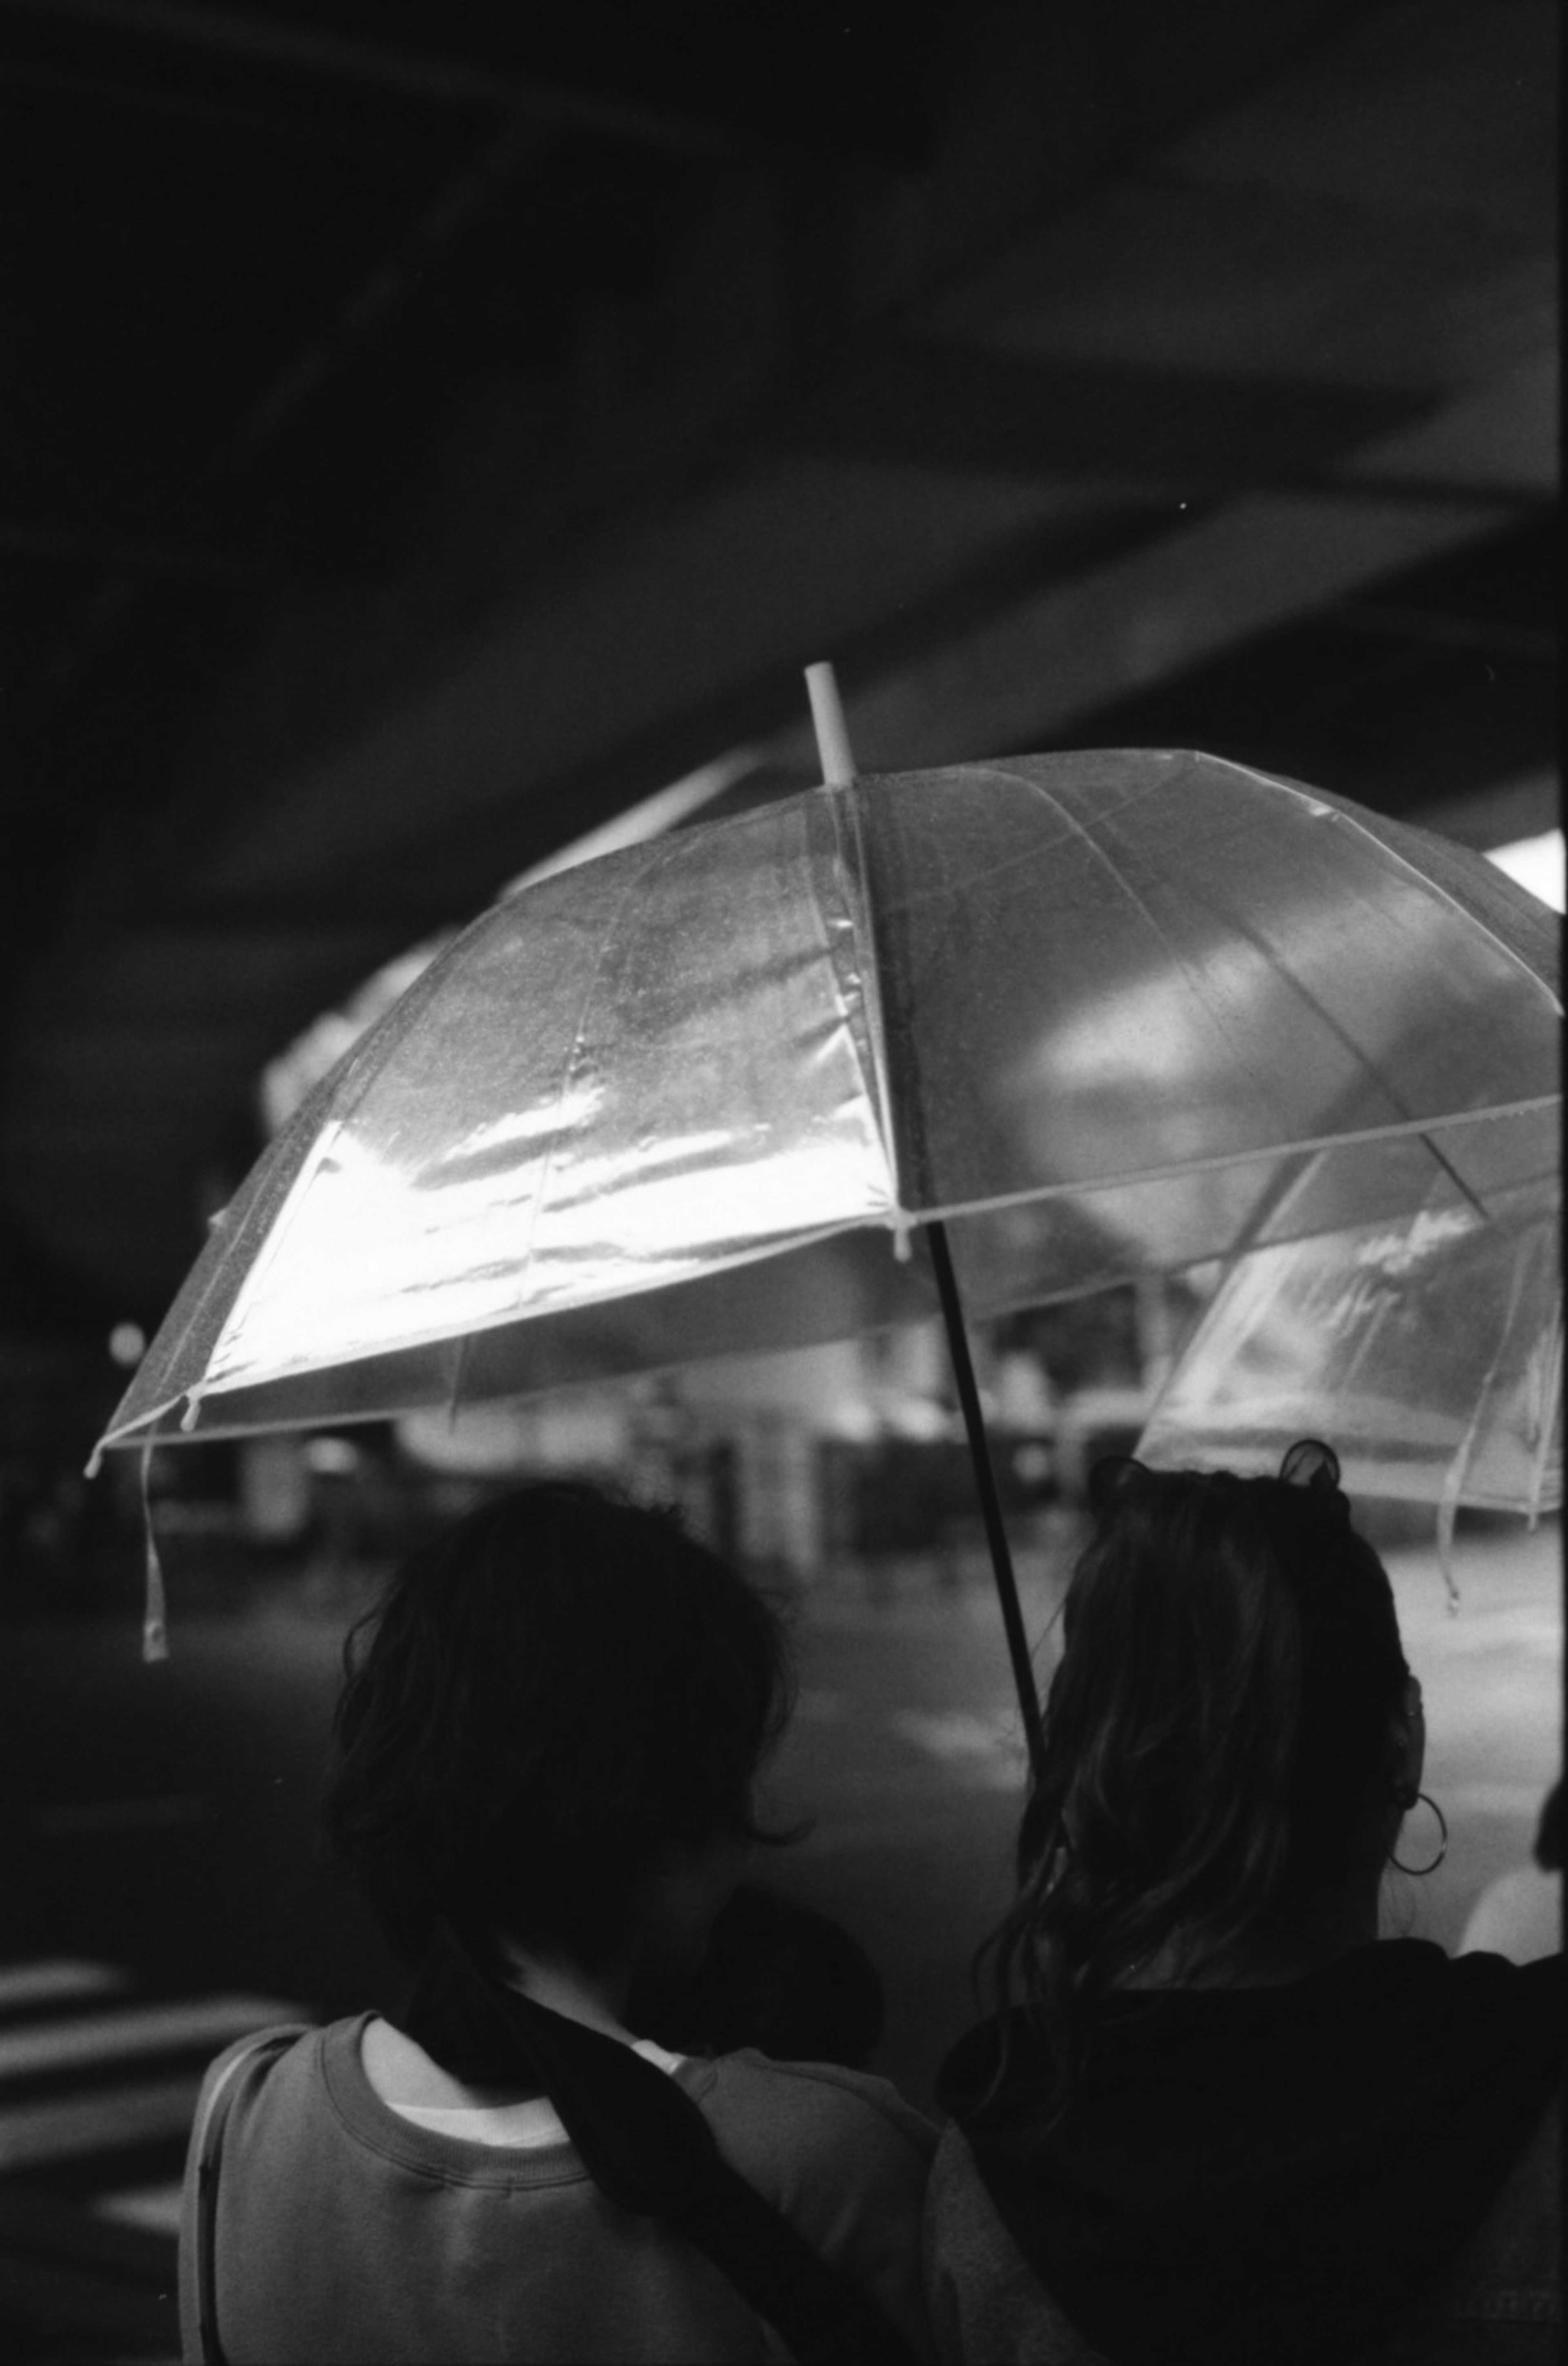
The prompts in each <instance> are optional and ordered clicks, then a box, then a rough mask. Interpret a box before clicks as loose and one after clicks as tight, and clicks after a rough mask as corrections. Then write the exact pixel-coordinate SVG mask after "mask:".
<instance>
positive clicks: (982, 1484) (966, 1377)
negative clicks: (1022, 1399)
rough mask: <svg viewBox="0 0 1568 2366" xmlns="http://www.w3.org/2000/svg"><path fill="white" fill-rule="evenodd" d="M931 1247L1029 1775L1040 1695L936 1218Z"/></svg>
mask: <svg viewBox="0 0 1568 2366" xmlns="http://www.w3.org/2000/svg"><path fill="white" fill-rule="evenodd" d="M924 1229H925V1235H926V1239H927V1241H928V1242H929V1244H930V1245H931V1266H932V1268H933V1270H934V1271H935V1274H936V1286H937V1291H938V1294H939V1296H940V1297H941V1300H942V1321H943V1322H944V1323H945V1324H946V1326H947V1347H948V1354H949V1355H950V1356H951V1358H952V1359H953V1380H954V1381H955V1382H956V1383H957V1388H958V1402H959V1405H960V1407H961V1408H962V1410H963V1414H964V1429H965V1431H966V1432H967V1433H968V1438H969V1459H970V1460H971V1461H972V1462H973V1464H974V1466H975V1484H976V1489H977V1491H978V1493H979V1497H980V1512H981V1516H982V1517H983V1519H984V1520H985V1523H986V1541H987V1544H988V1545H989V1547H990V1549H991V1573H992V1575H993V1576H994V1577H995V1579H996V1582H997V1596H998V1600H999V1602H1000V1603H1001V1606H1002V1627H1003V1629H1004V1631H1005V1633H1006V1635H1007V1639H1008V1653H1009V1656H1010V1659H1011V1661H1012V1680H1013V1683H1014V1684H1015V1685H1016V1686H1017V1688H1018V1705H1019V1707H1020V1708H1021V1710H1022V1712H1023V1731H1024V1739H1025V1740H1026V1741H1027V1742H1028V1744H1029V1763H1030V1767H1031V1770H1032V1773H1034V1774H1035V1775H1038V1774H1039V1772H1040V1696H1039V1693H1038V1692H1037V1691H1036V1689H1035V1684H1034V1663H1033V1662H1032V1659H1031V1658H1030V1655H1029V1639H1028V1637H1027V1636H1026V1635H1025V1633H1024V1631H1023V1611H1022V1608H1021V1606H1020V1603H1019V1598H1018V1580H1017V1579H1016V1577H1015V1576H1014V1575H1013V1567H1012V1552H1011V1549H1010V1546H1009V1544H1008V1534H1007V1528H1006V1527H1005V1525H1004V1523H1003V1520H1002V1504H1001V1497H1000V1495H999V1494H998V1492H997V1474H996V1470H995V1468H994V1467H993V1465H992V1461H991V1447H990V1440H989V1439H988V1438H987V1436H986V1419H985V1415H984V1414H983V1413H982V1412H981V1410H980V1391H979V1390H978V1389H977V1388H976V1385H975V1367H974V1364H973V1363H972V1361H971V1360H970V1356H969V1336H968V1333H967V1332H966V1331H965V1329H964V1307H963V1302H962V1301H961V1300H960V1298H959V1295H958V1277H957V1275H956V1274H955V1273H954V1272H953V1257H952V1254H951V1252H950V1250H949V1248H948V1245H947V1228H946V1226H945V1225H944V1224H942V1223H941V1222H932V1223H928V1224H927V1225H926V1226H925V1228H924Z"/></svg>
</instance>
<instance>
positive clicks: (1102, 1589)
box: [982, 1441, 1409, 2113]
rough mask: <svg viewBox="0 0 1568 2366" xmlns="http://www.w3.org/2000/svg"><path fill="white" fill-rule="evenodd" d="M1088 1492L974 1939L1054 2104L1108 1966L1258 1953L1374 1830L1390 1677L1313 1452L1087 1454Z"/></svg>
mask: <svg viewBox="0 0 1568 2366" xmlns="http://www.w3.org/2000/svg"><path fill="white" fill-rule="evenodd" d="M1090 1502H1091V1508H1092V1510H1093V1512H1094V1515H1095V1524H1096V1525H1095V1530H1094V1534H1093V1537H1092V1538H1091V1540H1090V1542H1089V1545H1088V1547H1087V1549H1085V1551H1084V1552H1083V1554H1082V1556H1081V1558H1080V1560H1079V1561H1078V1563H1077V1570H1076V1572H1075V1573H1074V1576H1073V1579H1072V1583H1071V1584H1070V1586H1069V1588H1068V1591H1067V1594H1066V1603H1065V1606H1064V1610H1063V1633H1064V1646H1063V1652H1062V1657H1061V1661H1060V1662H1059V1664H1058V1666H1057V1668H1056V1672H1055V1676H1054V1677H1053V1679H1052V1683H1051V1688H1050V1693H1049V1696H1048V1698H1047V1703H1046V1708H1045V1715H1044V1746H1043V1758H1042V1763H1041V1767H1040V1772H1039V1775H1038V1778H1037V1780H1036V1783H1035V1786H1034V1788H1033V1791H1032V1796H1031V1797H1030V1800H1029V1803H1028V1806H1027V1808H1026V1809H1025V1812H1024V1817H1023V1823H1022V1829H1021V1835H1020V1842H1019V1890H1018V1896H1017V1899H1016V1902H1015V1904H1014V1906H1013V1908H1012V1910H1011V1911H1010V1914H1009V1915H1008V1917H1007V1919H1006V1921H1004V1922H1003V1923H1002V1925H1001V1927H1000V1929H999V1930H998V1932H996V1933H995V1934H994V1936H993V1938H992V1939H991V1940H990V1941H989V1942H988V1943H987V1947H986V1949H984V1950H982V1957H983V1958H985V1957H987V1956H988V1957H989V1960H990V1966H991V1972H992V1977H993V1980H994V1984H995V1988H996V1992H997V2000H998V2003H1000V2004H1001V2005H1003V2006H1004V2007H1005V2006H1007V2005H1009V2004H1013V2003H1018V2002H1021V2003H1023V2004H1024V2005H1025V2006H1026V2007H1027V2008H1028V2009H1029V2011H1030V2012H1031V2014H1032V2017H1033V2018H1034V2020H1035V2022H1036V2023H1037V2025H1038V2028H1039V2031H1040V2034H1042V2035H1043V2038H1044V2040H1045V2055H1046V2058H1047V2060H1048V2061H1049V2062H1050V2063H1051V2064H1052V2065H1053V2077H1054V2080H1055V2111H1056V2112H1058V2113H1059V2112H1060V2110H1062V2109H1064V2108H1065V2107H1066V2101H1067V2100H1068V2098H1069V2097H1070V2094H1071V2092H1072V2090H1073V2088H1074V2086H1075V2084H1076V2082H1077V2077H1078V2075H1079V2072H1080V2069H1081V2066H1082V2061H1083V2057H1084V2053H1085V2048H1086V2045H1087V2043H1088V2039H1089V2032H1090V2030H1091V2028H1092V2023H1093V2019H1094V2014H1095V2011H1096V2008H1097V2006H1098V2005H1099V2004H1100V2001H1101V2000H1103V1998H1104V1997H1105V1996H1106V1995H1107V1993H1108V1992H1109V1991H1110V1989H1111V1988H1112V1987H1113V1986H1115V1985H1116V1983H1117V1981H1118V1979H1119V1978H1120V1977H1122V1976H1124V1975H1125V1974H1126V1973H1128V1972H1129V1971H1131V1970H1133V1969H1134V1967H1135V1966H1138V1965H1141V1964H1145V1963H1147V1962H1148V1961H1150V1959H1152V1958H1154V1957H1155V1956H1156V1955H1162V1954H1163V1955H1165V1956H1166V1958H1167V1960H1168V1962H1170V1963H1173V1964H1174V1966H1175V1972H1174V1976H1175V1977H1179V1978H1190V1977H1193V1976H1194V1975H1201V1973H1202V1972H1203V1970H1204V1969H1205V1967H1212V1966H1219V1965H1224V1964H1226V1963H1230V1962H1235V1961H1236V1960H1237V1959H1245V1958H1247V1956H1248V1955H1257V1954H1258V1953H1259V1952H1260V1951H1265V1950H1267V1949H1268V1948H1269V1946H1270V1945H1271V1944H1275V1943H1277V1942H1279V1941H1280V1939H1282V1938H1287V1937H1288V1936H1289V1935H1290V1933H1291V1932H1292V1929H1293V1928H1294V1927H1295V1926H1296V1925H1297V1924H1298V1923H1299V1921H1300V1919H1301V1917H1302V1914H1303V1910H1308V1909H1310V1904H1311V1901H1312V1900H1313V1899H1314V1898H1315V1897H1319V1896H1321V1895H1322V1894H1323V1893H1325V1891H1328V1890H1331V1889H1332V1888H1333V1887H1334V1886H1335V1885H1336V1884H1337V1882H1339V1881H1340V1880H1342V1878H1343V1877H1344V1876H1345V1875H1346V1873H1347V1872H1348V1871H1349V1870H1350V1869H1351V1867H1352V1866H1353V1865H1354V1864H1355V1863H1356V1862H1357V1859H1358V1855H1359V1853H1360V1852H1363V1851H1365V1850H1366V1849H1367V1848H1368V1847H1369V1846H1373V1845H1376V1840H1377V1833H1378V1831H1379V1819H1380V1817H1381V1815H1382V1813H1383V1811H1384V1810H1385V1809H1386V1808H1388V1806H1389V1804H1390V1801H1391V1798H1392V1768H1391V1765H1390V1758H1389V1752H1390V1728H1391V1719H1392V1718H1393V1715H1394V1713H1395V1711H1396V1710H1397V1708H1398V1707H1399V1705H1400V1703H1401V1700H1402V1696H1403V1688H1404V1684H1405V1682H1406V1680H1407V1678H1408V1674H1409V1671H1408V1669H1407V1668H1406V1666H1405V1662H1404V1653H1403V1651H1402V1650H1401V1648H1400V1640H1399V1628H1398V1622H1397V1619H1396V1617H1395V1615H1394V1607H1393V1592H1392V1590H1391V1588H1390V1585H1389V1582H1388V1575H1387V1572H1386V1571H1385V1570H1384V1568H1383V1566H1382V1561H1381V1560H1379V1559H1378V1556H1377V1554H1376V1553H1375V1552H1374V1551H1373V1550H1372V1548H1371V1545H1370V1544H1368V1543H1367V1541H1366V1540H1365V1538H1362V1537H1360V1536H1359V1535H1358V1534H1357V1533H1356V1530H1355V1528H1354V1527H1352V1525H1351V1521H1350V1510H1349V1505H1348V1502H1347V1500H1346V1498H1345V1496H1344V1495H1343V1494H1342V1493H1340V1491H1339V1486H1338V1464H1337V1460H1336V1459H1335V1457H1334V1454H1333V1452H1332V1450H1331V1449H1330V1448H1327V1447H1325V1446H1321V1445H1319V1444H1317V1443H1316V1441H1303V1444H1302V1445H1301V1446H1298V1447H1296V1448H1292V1453H1291V1455H1290V1456H1288V1457H1287V1458H1286V1462H1285V1466H1284V1468H1283V1469H1282V1470H1281V1472H1280V1477H1279V1478H1278V1479H1240V1478H1237V1477H1235V1475H1234V1474H1233V1473H1231V1472H1228V1471H1214V1472H1201V1471H1190V1470H1184V1471H1168V1472H1167V1471H1154V1470H1145V1468H1144V1467H1143V1466H1142V1465H1141V1464H1140V1463H1137V1462H1134V1461H1121V1462H1113V1463H1108V1464H1100V1466H1098V1467H1097V1469H1096V1470H1095V1472H1094V1474H1093V1478H1092V1483H1091V1495H1090Z"/></svg>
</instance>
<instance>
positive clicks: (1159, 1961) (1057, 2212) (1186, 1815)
mask: <svg viewBox="0 0 1568 2366" xmlns="http://www.w3.org/2000/svg"><path fill="white" fill-rule="evenodd" d="M1337 1481H1338V1468H1337V1462H1336V1460H1335V1458H1334V1456H1333V1454H1332V1452H1331V1451H1330V1449H1329V1448H1326V1447H1324V1446H1321V1445H1319V1444H1317V1443H1316V1442H1314V1441H1303V1444H1302V1445H1301V1446H1300V1447H1297V1448H1293V1449H1292V1453H1291V1455H1290V1456H1288V1457H1287V1459H1286V1462H1285V1465H1284V1468H1283V1469H1282V1470H1281V1473H1280V1476H1279V1477H1278V1478H1277V1479H1243V1478H1238V1477H1235V1475H1233V1474H1231V1473H1229V1472H1225V1471H1215V1472H1199V1471H1169V1472H1165V1471H1155V1470H1146V1469H1145V1468H1144V1467H1143V1466H1141V1465H1140V1464H1138V1463H1137V1462H1135V1461H1132V1460H1124V1461H1122V1462H1119V1463H1115V1464H1110V1465H1103V1466H1101V1467H1100V1470H1098V1471H1097V1473H1096V1474H1095V1482H1094V1487H1093V1493H1092V1506H1093V1511H1094V1517H1095V1527H1094V1532H1093V1535H1092V1537H1091V1538H1090V1541H1089V1544H1088V1546H1087V1548H1086V1549H1085V1550H1084V1552H1083V1554H1082V1557H1081V1559H1080V1560H1079V1561H1078V1564H1077V1570H1076V1572H1075V1574H1074V1576H1073V1579H1072V1582H1071V1584H1070V1586H1069V1589H1068V1592H1067V1594H1066V1603H1065V1606H1064V1611H1063V1621H1062V1624H1063V1649H1062V1653H1061V1658H1060V1661H1059V1663H1058V1665H1057V1667H1056V1669H1055V1674H1054V1676H1053V1678H1052V1682H1051V1685H1050V1690H1049V1696H1048V1702H1047V1707H1046V1710H1045V1717H1044V1730H1043V1755H1042V1759H1041V1763H1040V1765H1039V1767H1038V1770H1037V1773H1036V1775H1035V1779H1034V1782H1033V1786H1032V1793H1031V1796H1030V1797H1029V1800H1028V1803H1027V1806H1026V1808H1025V1811H1024V1815H1023V1820H1022V1827H1021V1838H1020V1845H1019V1883H1018V1892H1017V1897H1016V1899H1015V1902H1014V1904H1013V1906H1012V1908H1011V1910H1010V1913H1009V1914H1008V1916H1007V1918H1006V1920H1005V1921H1003V1923H1002V1924H1001V1926H1000V1928H999V1930H998V1932H997V1933H996V1934H995V1936H994V1939H993V1940H992V1941H991V1942H990V1943H989V1946H988V1962H989V1966H990V1970H991V1975H992V1977H993V1981H994V1985H995V1989H996V1999H997V2011H996V2012H995V2013H994V2015H993V2016H992V2017H990V2018H989V2019H987V2021H986V2022H983V2023H982V2024H981V2025H980V2026H979V2027H978V2028H977V2029H976V2030H974V2031H972V2032H971V2033H970V2034H969V2035H968V2036H967V2037H966V2038H965V2039H964V2040H963V2041H962V2043H961V2044H960V2045H958V2046H957V2047H956V2048H955V2049H954V2051H953V2053H952V2054H951V2055H950V2056H949V2057H948V2059H947V2061H946V2063H945V2064H944V2066H943V2069H942V2076H941V2079H940V2080H939V2083H938V2095H939V2099H940V2100H941V2101H942V2102H943V2104H944V2105H945V2106H946V2108H947V2109H948V2111H949V2112H950V2113H952V2115H953V2125H952V2126H951V2127H950V2128H949V2130H948V2131H947V2132H946V2133H945V2134H944V2135H943V2138H942V2145H941V2146H940V2148H939V2152H938V2157H937V2160H936V2164H935V2167H934V2169H933V2174H932V2182H931V2193H930V2197H929V2201H928V2214H927V2262H928V2264H927V2284H928V2296H929V2298H930V2301H931V2309H932V2318H933V2325H934V2328H935V2332H936V2338H937V2343H938V2349H939V2351H940V2353H941V2354H942V2356H943V2357H944V2358H947V2359H953V2360H974V2361H979V2366H987V2361H1001V2360H1032V2361H1034V2366H1105V2361H1113V2366H1184V2362H1185V2361H1192V2366H1199V2361H1201V2366H1330V2362H1332V2366H1348V2361H1352V2360H1362V2359H1364V2360H1374V2359H1387V2360H1393V2359H1395V2358H1397V2359H1399V2360H1408V2361H1412V2366H1415V2362H1416V2361H1422V2360H1429V2361H1436V2360H1439V2359H1440V2360H1454V2359H1459V2358H1461V2357H1462V2358H1463V2359H1465V2360H1467V2361H1469V2366H1487V2361H1492V2360H1495V2361H1497V2366H1503V2361H1505V2360H1506V2361H1508V2366H1525V2361H1534V2360H1547V2359H1551V2358H1553V2357H1555V2356H1556V2355H1557V2351H1558V2346H1559V2343H1560V2341H1561V2286H1560V2265H1559V2236H1558V2206H1557V2141H1558V2138H1557V2115H1556V2109H1555V2100H1556V2095H1557V2090H1558V2080H1559V2078H1560V2075H1561V2064H1562V2050H1561V2048H1562V2026H1563V2022H1562V2003H1563V1997H1562V1986H1563V1983H1562V1957H1561V1955H1559V1956H1557V1957H1556V1958H1555V1959H1554V1960H1553V1961H1550V1962H1542V1963H1540V1964H1536V1965H1532V1966H1528V1967H1525V1968H1520V1967H1517V1966H1514V1965H1511V1964H1508V1963H1505V1962H1504V1961H1502V1960H1501V1959H1500V1958H1498V1957H1496V1956H1493V1955H1473V1956H1468V1957H1459V1958H1454V1959H1450V1957H1449V1956H1447V1955H1445V1954H1444V1953H1443V1952H1442V1950H1441V1949H1440V1948H1438V1947H1437V1946H1435V1945H1432V1944H1429V1943H1427V1942H1425V1941H1419V1940H1414V1939H1408V1938H1393V1939H1380V1938H1379V1935H1378V1932H1379V1898H1380V1888H1381V1885H1382V1877H1383V1875H1384V1873H1385V1870H1386V1869H1387V1867H1388V1866H1389V1865H1390V1864H1391V1863H1393V1864H1395V1865H1403V1866H1404V1869H1405V1870H1407V1871H1411V1872H1415V1873H1420V1872H1423V1871H1427V1870H1430V1869H1431V1864H1432V1863H1435V1862H1436V1860H1437V1857H1438V1855H1439V1854H1440V1849H1441V1844H1440V1842H1439V1844H1438V1846H1436V1847H1435V1848H1434V1850H1433V1852H1432V1853H1431V1857H1430V1861H1428V1859H1427V1854H1426V1853H1425V1852H1424V1850H1423V1843H1422V1841H1421V1839H1420V1838H1418V1837H1416V1833H1419V1832H1420V1831H1423V1830H1424V1828H1425V1826H1426V1822H1427V1817H1426V1813H1425V1808H1424V1810H1423V1815H1422V1820H1421V1823H1420V1824H1419V1825H1417V1826H1416V1831H1415V1832H1413V1833H1412V1834H1411V1835H1410V1836H1409V1837H1408V1838H1407V1837H1405V1819H1406V1818H1407V1817H1408V1816H1410V1814H1411V1812H1412V1810H1413V1809H1415V1808H1416V1805H1417V1802H1418V1801H1422V1802H1425V1794H1424V1793H1423V1792H1422V1790H1421V1782H1422V1771H1423V1761H1424V1755H1425V1748H1426V1732H1425V1723H1424V1717H1423V1710H1422V1701H1421V1687H1420V1685H1419V1684H1418V1683H1417V1682H1416V1678H1415V1677H1414V1676H1413V1675H1412V1674H1411V1672H1410V1670H1409V1668H1408V1666H1407V1665H1406V1662H1405V1659H1404V1652H1403V1650H1402V1648H1401V1644H1400V1637H1399V1628H1398V1622H1397V1619H1396V1617H1395V1612H1394V1605H1393V1593H1392V1590H1391V1588H1390V1585H1389V1581H1388V1576H1387V1573H1386V1572H1385V1571H1384V1569H1383V1567H1382V1562H1381V1561H1380V1560H1379V1559H1378V1556H1377V1554H1376V1553H1375V1552H1374V1551H1373V1549H1372V1548H1371V1545H1370V1544H1368V1543H1367V1542H1366V1540H1365V1539H1364V1538H1362V1537H1360V1536H1359V1534H1358V1533H1357V1531H1356V1528H1355V1527H1354V1525H1353V1523H1352V1520H1351V1516H1350V1507H1349V1505H1348V1502H1347V1500H1346V1498H1345V1496H1344V1494H1343V1493H1341V1491H1340V1489H1339V1486H1338V1483H1337ZM1426 1805H1427V1806H1429V1805H1430V1803H1429V1802H1427V1803H1426ZM1433 1822H1434V1825H1435V1826H1437V1827H1439V1828H1440V1817H1439V1816H1436V1815H1434V1818H1433ZM1413 1856H1414V1862H1412V1861H1411V1860H1412V1857H1413Z"/></svg>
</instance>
